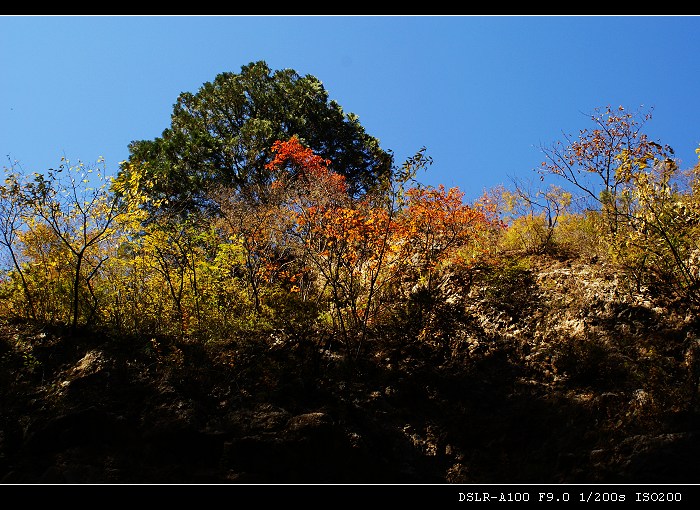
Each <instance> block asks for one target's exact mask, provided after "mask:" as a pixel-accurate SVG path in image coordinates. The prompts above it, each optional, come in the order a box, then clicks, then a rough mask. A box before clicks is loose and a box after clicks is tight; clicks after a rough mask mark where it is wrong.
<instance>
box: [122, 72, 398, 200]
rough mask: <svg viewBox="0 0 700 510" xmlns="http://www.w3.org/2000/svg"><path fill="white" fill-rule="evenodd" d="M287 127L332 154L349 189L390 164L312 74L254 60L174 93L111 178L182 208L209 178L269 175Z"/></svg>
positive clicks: (255, 179) (239, 183)
mask: <svg viewBox="0 0 700 510" xmlns="http://www.w3.org/2000/svg"><path fill="white" fill-rule="evenodd" d="M293 135H296V136H298V137H299V138H300V139H301V140H303V141H304V143H305V144H307V145H308V146H309V147H310V148H311V149H313V150H314V151H315V152H316V153H317V154H319V155H320V156H321V157H323V158H324V159H329V160H331V161H332V164H333V168H335V169H336V171H337V172H338V173H339V174H341V175H343V176H345V177H346V179H347V182H348V187H349V190H350V191H351V192H353V193H361V192H363V191H365V190H367V189H370V188H371V187H372V186H374V185H375V184H376V182H377V180H378V179H380V178H381V177H382V176H384V175H386V174H387V173H388V172H389V170H390V167H391V162H392V158H391V156H390V155H389V154H388V153H386V152H384V151H383V150H382V149H381V148H380V147H379V142H378V140H377V139H375V138H373V137H371V136H370V135H368V134H367V133H366V132H365V130H364V128H363V127H362V125H361V124H360V122H359V119H358V117H357V116H356V115H354V114H352V113H345V112H344V111H343V109H342V108H341V106H340V105H339V104H338V103H337V102H336V101H334V100H330V99H329V96H328V92H327V91H326V90H325V88H324V87H323V84H322V83H321V82H320V81H319V80H318V79H317V78H315V77H313V76H311V75H305V76H301V75H299V74H298V73H296V72H295V71H294V70H292V69H282V70H276V71H272V70H271V69H270V68H269V67H268V65H267V64H266V63H265V62H263V61H258V62H253V63H250V64H248V65H245V66H243V67H242V68H241V72H240V73H237V74H236V73H231V72H225V73H221V74H219V75H217V76H216V77H215V79H214V80H213V81H212V82H207V83H205V84H204V85H202V87H201V88H200V89H199V91H197V92H196V93H190V92H184V93H182V94H180V96H179V97H178V99H177V102H176V104H175V105H174V108H173V113H172V123H171V126H170V127H169V128H167V129H165V130H164V131H163V133H162V135H161V136H160V137H157V138H155V139H154V140H141V141H134V142H132V143H131V144H130V146H129V151H130V155H129V160H128V162H125V164H124V165H123V166H122V168H121V171H120V174H119V176H118V181H121V183H122V184H121V185H122V187H124V186H125V185H127V184H128V185H129V186H131V187H137V188H138V189H140V190H142V191H143V193H145V194H147V195H148V197H149V199H150V201H149V203H150V204H151V206H152V205H153V203H154V202H156V203H158V204H159V206H156V207H158V210H160V211H162V210H163V209H164V208H166V209H168V210H171V211H183V210H184V211H189V210H192V209H193V208H200V207H201V206H204V205H206V204H207V203H208V200H207V195H206V193H207V190H208V189H210V188H211V186H212V185H216V186H221V185H223V186H227V187H233V188H237V189H240V190H248V191H253V190H254V189H256V190H257V191H259V190H260V188H249V185H251V184H267V183H269V178H270V174H269V169H268V168H267V164H268V163H269V162H270V161H271V159H272V152H271V147H272V145H273V142H274V141H275V140H286V139H288V138H290V137H291V136H293ZM155 209H156V208H155V207H153V206H152V210H155Z"/></svg>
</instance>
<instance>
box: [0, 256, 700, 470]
mask: <svg viewBox="0 0 700 510" xmlns="http://www.w3.org/2000/svg"><path fill="white" fill-rule="evenodd" d="M425 292H426V289H425V288H423V287H420V286H417V287H415V288H407V289H406V293H407V297H406V300H407V303H409V305H411V303H412V305H411V306H408V307H407V310H406V311H405V312H403V313H404V315H401V316H400V321H399V323H397V327H396V331H384V332H379V333H376V338H375V337H372V338H370V339H368V341H367V344H366V351H365V352H364V355H363V356H362V357H361V358H360V359H357V360H355V361H354V362H353V363H352V364H348V363H344V362H343V358H342V354H343V351H342V350H338V351H332V352H331V351H327V350H325V351H321V352H320V353H319V352H318V349H316V344H315V343H314V342H313V341H309V342H308V345H307V344H304V343H303V342H299V343H297V344H294V345H290V346H286V344H285V345H283V346H280V345H278V344H274V345H273V344H270V345H267V344H266V343H265V339H256V341H255V342H251V343H250V345H249V346H248V347H246V348H245V349H244V348H242V347H241V348H238V350H236V351H233V352H228V351H226V352H224V353H223V354H226V355H227V356H223V355H222V351H221V349H223V347H217V346H215V347H208V346H206V345H204V344H203V343H194V342H190V341H186V340H181V339H180V340H178V339H163V340H162V341H161V342H160V344H161V346H162V348H163V350H164V352H165V351H167V349H170V351H171V352H177V353H178V356H177V357H172V360H175V361H177V362H175V361H172V362H168V361H164V359H165V358H163V357H157V356H156V355H155V354H154V353H153V352H152V350H149V349H148V346H149V344H150V339H147V340H143V339H138V338H137V339H123V338H114V337H109V336H105V335H102V334H101V333H100V332H97V333H95V332H91V331H85V332H82V333H81V334H78V335H74V334H72V333H71V332H68V331H64V330H60V329H58V330H49V329H44V327H42V329H37V327H36V326H33V325H31V324H24V323H11V322H8V321H5V322H0V383H2V384H0V409H1V410H2V412H0V480H2V482H3V483H504V482H506V483H600V482H602V483H697V482H700V472H699V471H698V468H697V462H696V459H697V458H698V455H699V454H700V427H698V423H700V401H699V400H698V383H699V382H700V361H699V360H700V355H699V354H698V353H700V347H699V346H700V320H698V314H697V313H696V310H695V309H693V308H692V307H688V306H684V305H683V306H681V305H679V304H678V303H673V302H670V301H669V300H664V299H662V298H661V297H659V296H653V295H650V293H648V292H645V291H644V289H641V290H640V289H634V288H630V287H629V286H628V284H627V283H626V282H625V281H624V280H622V279H620V278H619V277H618V275H617V273H615V271H612V270H610V268H609V267H607V266H606V265H605V264H604V263H601V262H599V261H597V262H596V263H595V264H594V265H591V264H589V263H587V262H582V261H571V260H570V261H559V260H546V259H537V260H530V261H528V262H527V264H520V265H513V266H509V267H506V268H500V269H499V270H498V271H495V270H493V269H489V268H474V269H473V270H471V272H468V273H464V272H463V273H459V272H458V271H453V272H449V271H448V272H446V273H445V274H442V275H440V278H436V280H435V282H434V287H433V292H434V294H433V295H431V296H426V295H425ZM414 305H415V306H414ZM399 311H400V310H398V308H397V314H398V313H399ZM411 321H415V322H411ZM168 342H170V344H168ZM336 344H339V342H334V345H336ZM319 345H320V344H319ZM309 353H311V354H309ZM229 355H230V356H229ZM221 359H226V360H231V359H234V360H236V363H235V364H233V365H231V363H230V362H228V361H227V362H226V363H222V362H220V361H219V360H221Z"/></svg>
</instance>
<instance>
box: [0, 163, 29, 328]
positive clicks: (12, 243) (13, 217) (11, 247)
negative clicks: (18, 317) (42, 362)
mask: <svg viewBox="0 0 700 510" xmlns="http://www.w3.org/2000/svg"><path fill="white" fill-rule="evenodd" d="M5 172H6V178H5V181H4V183H3V184H2V185H0V246H1V247H2V248H3V251H4V252H5V254H6V255H7V257H8V258H9V262H10V267H11V268H12V271H13V273H14V275H16V276H17V277H18V278H19V280H20V284H21V286H22V292H23V294H24V297H25V300H26V307H27V310H28V312H29V315H30V317H32V318H34V317H35V315H36V311H35V309H34V298H33V296H32V291H31V290H30V287H29V282H28V281H27V277H26V275H25V270H24V268H23V267H22V264H21V263H20V261H21V255H20V253H18V244H19V243H18V241H19V239H20V236H21V233H22V230H23V228H24V227H25V226H26V220H27V205H26V202H25V201H24V200H23V195H22V185H21V182H20V178H21V176H20V175H19V174H18V173H15V172H13V171H12V170H11V169H5Z"/></svg>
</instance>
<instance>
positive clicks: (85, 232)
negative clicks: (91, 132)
mask: <svg viewBox="0 0 700 510" xmlns="http://www.w3.org/2000/svg"><path fill="white" fill-rule="evenodd" d="M110 184H111V180H110V179H109V178H108V177H107V176H105V174H104V169H102V170H100V169H97V170H95V169H94V168H93V167H87V166H86V165H84V164H83V163H79V164H77V165H71V164H70V162H69V161H67V160H66V159H65V158H62V161H61V164H60V166H59V167H58V169H49V171H48V172H47V173H46V175H44V174H39V173H35V174H34V178H33V180H31V181H29V182H27V183H26V184H25V186H24V189H23V191H22V193H23V202H24V203H25V204H26V206H28V207H29V208H30V210H31V211H32V213H33V214H34V215H35V217H36V218H38V219H40V220H41V221H40V222H39V226H41V225H42V224H43V225H44V226H45V227H47V228H48V229H49V230H50V233H51V234H53V236H55V240H56V242H57V243H58V245H59V246H61V247H63V248H64V249H65V250H66V251H67V252H68V253H69V254H70V256H71V257H72V259H73V260H72V262H71V264H70V267H71V272H72V277H71V314H70V315H71V318H70V320H69V322H70V324H71V326H72V327H73V329H75V328H76V327H77V325H78V320H79V317H80V304H81V291H85V292H86V293H87V294H88V295H89V297H90V298H89V303H88V308H89V310H90V311H89V314H88V315H92V314H93V313H94V312H95V310H96V308H97V305H98V298H97V295H96V294H95V289H94V287H93V284H92V283H93V279H94V278H95V277H96V276H97V274H98V272H99V271H100V268H101V267H102V265H103V264H104V262H105V261H106V260H107V258H108V257H107V256H105V255H104V254H103V253H102V252H101V251H100V250H99V245H100V243H102V242H103V241H105V240H107V239H108V238H109V236H110V235H111V233H112V232H113V228H114V224H115V221H116V219H117V218H118V216H119V215H120V209H119V205H118V202H117V200H116V199H115V197H114V196H113V195H112V193H111V192H110Z"/></svg>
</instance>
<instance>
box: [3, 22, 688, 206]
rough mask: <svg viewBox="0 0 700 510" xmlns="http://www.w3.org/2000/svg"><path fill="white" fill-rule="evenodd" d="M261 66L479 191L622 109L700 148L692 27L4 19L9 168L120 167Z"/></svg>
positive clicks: (665, 136)
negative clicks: (194, 99)
mask: <svg viewBox="0 0 700 510" xmlns="http://www.w3.org/2000/svg"><path fill="white" fill-rule="evenodd" d="M256 60H264V61H266V62H267V63H268V64H269V65H270V67H271V68H273V69H281V68H292V69H294V70H296V71H297V72H298V73H299V74H302V75H304V74H312V75H314V76H316V77H317V78H319V79H320V80H321V81H322V82H323V84H324V86H325V88H326V90H327V91H328V92H329V95H330V97H331V98H332V99H335V100H336V101H338V103H340V105H341V106H342V107H343V108H344V110H345V111H347V112H353V113H355V114H357V115H358V116H359V118H360V122H361V123H362V125H363V126H364V127H365V129H366V130H367V132H368V133H370V134H371V135H373V136H375V137H377V138H378V139H379V140H380V143H381V146H382V147H383V148H384V149H390V150H392V151H393V152H394V154H395V157H396V160H397V162H401V161H403V160H404V159H405V158H406V157H408V156H410V155H412V154H414V153H415V152H416V151H417V150H418V149H420V148H421V147H423V146H425V147H426V148H427V154H428V155H430V156H432V157H433V160H434V164H433V165H432V167H431V168H430V169H429V170H428V171H427V172H426V173H424V174H421V175H420V176H419V178H420V180H421V181H423V182H425V183H427V184H432V185H437V184H440V183H442V184H445V185H447V186H459V187H460V188H461V189H462V190H464V191H465V192H466V194H467V197H468V198H475V197H477V196H478V195H479V194H481V192H482V191H483V190H484V189H487V188H490V187H492V186H495V185H498V184H506V185H507V184H508V183H509V181H510V178H511V177H522V178H532V177H534V176H535V174H534V172H533V169H534V168H535V167H537V166H538V164H539V163H540V162H541V161H542V154H541V152H540V150H539V146H540V145H542V144H549V143H551V142H553V141H555V140H557V139H560V138H561V137H562V132H568V133H576V132H578V130H579V129H583V128H586V127H590V126H591V124H590V121H589V118H588V116H587V114H589V113H590V112H592V111H593V109H594V108H596V107H603V106H605V105H608V104H611V105H614V106H617V105H622V106H624V107H625V108H626V109H628V110H634V109H638V108H640V106H641V105H644V107H645V108H649V107H653V108H654V114H653V119H652V120H651V121H650V122H649V124H648V125H647V133H648V134H649V135H650V136H651V137H652V138H653V139H655V140H658V141H660V142H662V143H664V144H669V145H671V146H672V147H673V148H674V149H675V150H676V155H677V156H678V157H679V158H680V159H681V160H682V161H681V166H682V167H684V168H687V167H690V166H692V165H693V164H694V163H695V162H696V161H697V156H696V154H695V152H694V151H695V149H696V148H697V147H698V144H699V143H700V17H695V16H681V17H672V16H629V17H627V16H625V17H620V16H610V17H603V16H592V17H587V16H572V17H567V16H544V17H542V16H484V17H479V16H257V17H252V16H218V17H200V16H162V17H156V16H144V17H136V16H97V17H80V16H78V17H74V16H47V17H38V16H27V17H15V16H0V69H1V70H2V71H1V72H2V74H1V75H0V76H1V77H2V79H0V157H2V158H3V162H2V166H8V165H9V160H8V159H7V157H8V156H9V157H10V159H11V160H13V161H14V160H16V161H18V162H19V164H20V165H21V167H22V169H24V171H26V172H34V171H40V172H41V171H44V170H46V169H47V168H50V167H53V166H56V165H57V164H58V163H59V160H60V158H61V157H62V156H64V155H65V156H66V157H67V158H68V159H69V160H71V161H74V162H75V161H78V160H82V161H84V162H86V163H90V162H94V161H95V160H96V159H97V158H98V157H100V156H103V157H104V158H105V160H106V165H107V169H108V171H110V172H112V173H115V172H116V170H117V169H118V163H119V161H121V160H124V159H126V158H127V156H128V148H127V146H128V144H129V142H131V141H132V140H141V139H152V138H155V137H156V136H159V135H160V134H161V132H162V131H163V129H165V128H166V127H168V126H169V124H170V114H171V111H172V105H173V104H174V103H175V101H176V99H177V96H178V95H179V94H180V93H181V92H185V91H188V92H196V91H197V90H198V89H199V87H200V86H201V85H202V84H203V83H204V82H207V81H211V80H213V79H214V77H215V76H216V75H217V74H218V73H221V72H224V71H230V72H239V71H240V68H241V66H242V65H245V64H247V63H250V62H252V61H256Z"/></svg>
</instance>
